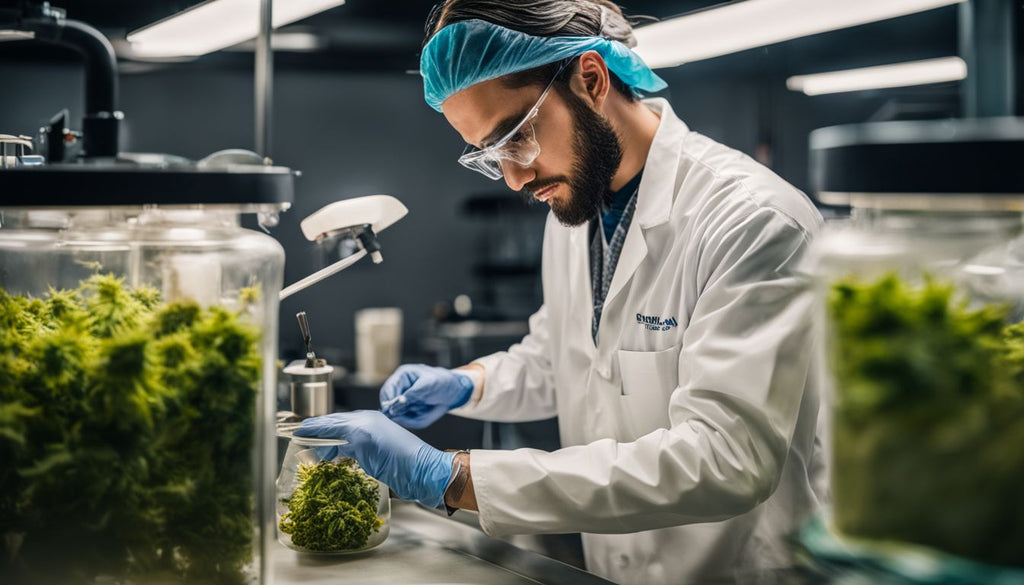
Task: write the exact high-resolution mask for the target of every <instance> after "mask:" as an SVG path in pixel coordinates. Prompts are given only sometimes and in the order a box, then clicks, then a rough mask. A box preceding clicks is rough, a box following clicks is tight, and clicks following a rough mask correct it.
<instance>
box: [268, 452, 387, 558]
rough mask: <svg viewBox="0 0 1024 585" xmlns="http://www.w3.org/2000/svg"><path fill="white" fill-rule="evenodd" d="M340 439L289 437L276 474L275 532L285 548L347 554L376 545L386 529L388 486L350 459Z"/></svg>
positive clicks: (314, 552) (383, 539)
mask: <svg viewBox="0 0 1024 585" xmlns="http://www.w3.org/2000/svg"><path fill="white" fill-rule="evenodd" d="M343 443H344V441H333V440H328V439H314V438H300V437H293V438H292V439H291V440H290V442H289V444H288V449H287V451H285V455H284V460H283V462H282V464H281V473H280V475H278V478H277V538H278V541H279V542H281V544H283V545H285V546H287V547H288V548H290V549H293V550H296V551H299V552H303V553H312V554H347V553H355V552H362V551H367V550H370V549H372V548H376V547H377V546H380V545H381V544H382V543H383V542H384V541H385V540H386V539H387V537H388V534H389V532H390V530H391V500H390V498H389V495H388V487H387V486H386V485H384V484H383V483H381V482H379V481H377V480H376V479H374V478H372V477H370V476H369V475H367V474H366V472H365V471H363V470H362V468H360V467H359V465H358V464H357V463H356V462H355V460H353V459H349V458H346V457H339V456H337V455H336V453H337V449H336V447H335V446H336V445H338V444H343Z"/></svg>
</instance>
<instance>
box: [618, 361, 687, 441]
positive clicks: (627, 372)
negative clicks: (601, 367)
mask: <svg viewBox="0 0 1024 585" xmlns="http://www.w3.org/2000/svg"><path fill="white" fill-rule="evenodd" d="M618 356H619V372H620V373H621V374H622V396H620V397H619V402H620V404H621V406H622V412H623V415H624V417H625V419H626V421H627V423H628V425H627V426H628V428H629V430H630V431H631V434H633V435H634V436H635V437H639V436H642V435H644V434H647V433H649V432H651V431H653V430H655V429H659V428H668V426H669V419H668V402H669V399H670V398H671V397H672V392H673V391H674V390H675V388H676V386H677V385H678V383H679V371H678V365H679V349H678V348H676V347H670V348H668V349H664V350H661V351H625V350H619V352H618Z"/></svg>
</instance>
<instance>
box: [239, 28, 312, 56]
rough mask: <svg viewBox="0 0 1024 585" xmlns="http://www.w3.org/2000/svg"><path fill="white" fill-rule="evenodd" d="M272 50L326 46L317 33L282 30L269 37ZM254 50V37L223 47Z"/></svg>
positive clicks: (303, 50)
mask: <svg viewBox="0 0 1024 585" xmlns="http://www.w3.org/2000/svg"><path fill="white" fill-rule="evenodd" d="M270 46H271V47H273V48H274V51H281V52H287V53H310V52H313V51H318V50H320V49H323V48H324V47H326V46H327V42H326V41H325V40H324V39H323V38H321V37H320V36H319V35H317V34H314V33H311V32H307V31H293V30H282V31H278V32H275V33H274V34H273V36H271V37H270ZM255 50H256V39H250V40H248V41H245V42H244V43H239V44H237V45H233V46H231V47H228V48H227V49H225V51H238V52H251V51H255Z"/></svg>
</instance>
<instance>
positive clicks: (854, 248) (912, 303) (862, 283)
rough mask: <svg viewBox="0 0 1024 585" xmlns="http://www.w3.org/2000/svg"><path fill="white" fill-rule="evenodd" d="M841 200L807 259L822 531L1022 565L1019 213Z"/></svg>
mask: <svg viewBox="0 0 1024 585" xmlns="http://www.w3.org/2000/svg"><path fill="white" fill-rule="evenodd" d="M850 203H851V204H852V215H851V218H850V220H849V221H846V222H841V223H835V224H832V225H831V226H830V227H828V228H827V229H826V230H825V232H824V233H823V234H822V235H821V236H819V238H818V239H817V241H816V243H815V245H814V247H813V252H812V254H811V266H812V268H811V271H812V272H813V273H814V274H815V275H816V277H817V279H818V282H819V285H820V286H819V290H820V293H821V294H820V299H821V305H822V309H823V312H824V313H825V323H826V330H827V336H826V341H827V343H826V346H827V348H828V350H827V351H828V358H829V359H828V361H829V364H830V369H831V374H832V382H833V387H834V395H833V396H832V405H831V417H832V420H831V428H832V440H831V443H832V461H831V468H832V494H833V503H832V512H831V522H832V527H833V528H834V529H835V530H836V531H838V532H839V533H840V534H842V535H844V536H846V537H854V538H855V539H856V540H858V541H861V542H866V543H872V542H874V543H877V542H881V541H885V542H888V543H892V542H894V541H895V542H903V543H913V544H915V545H923V546H925V547H930V548H931V549H933V550H937V551H941V552H942V553H945V554H952V555H957V556H960V557H965V558H969V559H972V560H975V561H981V562H984V563H990V564H995V565H1016V566H1024V556H1022V551H1024V500H1022V499H1021V497H1020V489H1021V488H1020V486H1021V485H1024V449H1021V448H1020V446H1021V445H1022V444H1024V325H1022V324H1021V319H1022V318H1024V239H1022V238H1021V237H1020V236H1021V233H1022V225H1024V224H1022V215H1021V209H1022V208H1024V204H1022V201H1021V200H1017V199H1013V198H1008V197H992V196H988V195H984V194H982V195H974V196H951V195H948V194H934V195H923V194H915V195H912V196H907V195H902V194H881V193H876V194H860V195H858V196H856V197H854V198H852V199H851V201H850ZM885 550H891V549H885Z"/></svg>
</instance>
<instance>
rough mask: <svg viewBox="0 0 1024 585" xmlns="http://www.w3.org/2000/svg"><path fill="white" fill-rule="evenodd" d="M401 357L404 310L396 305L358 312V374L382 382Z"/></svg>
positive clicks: (367, 379) (365, 378) (366, 379)
mask: <svg viewBox="0 0 1024 585" xmlns="http://www.w3.org/2000/svg"><path fill="white" fill-rule="evenodd" d="M401 358H402V310H401V309H399V308H396V307H382V308H372V309H362V310H360V311H356V373H357V374H358V375H359V377H360V378H362V379H363V380H365V381H368V382H382V381H384V380H385V379H386V378H387V377H388V376H390V375H391V372H393V371H395V369H396V368H398V365H399V363H400V361H401Z"/></svg>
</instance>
